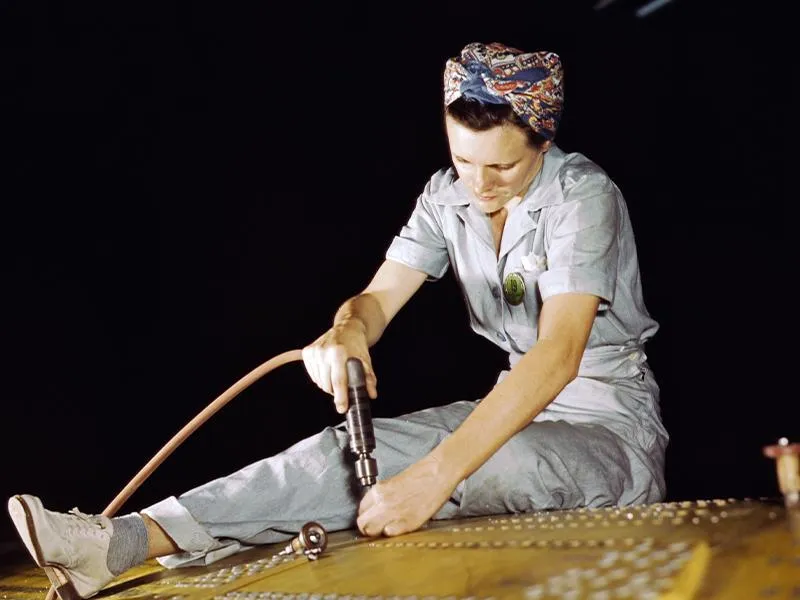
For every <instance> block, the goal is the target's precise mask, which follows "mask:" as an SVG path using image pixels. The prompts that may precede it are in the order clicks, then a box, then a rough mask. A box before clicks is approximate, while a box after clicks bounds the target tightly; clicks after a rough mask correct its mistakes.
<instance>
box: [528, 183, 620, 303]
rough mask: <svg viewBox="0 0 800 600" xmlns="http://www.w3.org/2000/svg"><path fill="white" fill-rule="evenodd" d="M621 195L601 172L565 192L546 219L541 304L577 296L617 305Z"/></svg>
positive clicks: (540, 280) (540, 285)
mask: <svg viewBox="0 0 800 600" xmlns="http://www.w3.org/2000/svg"><path fill="white" fill-rule="evenodd" d="M618 202H619V199H618V197H617V190H616V188H615V186H614V185H613V184H612V183H611V181H610V180H609V179H608V178H607V177H606V176H605V175H604V174H602V173H590V174H588V175H586V176H584V177H582V178H581V179H579V180H578V181H577V182H576V183H575V184H574V185H573V186H572V187H571V188H570V189H568V190H565V198H564V202H563V203H562V204H558V205H555V206H553V207H552V208H551V210H550V212H549V214H548V216H547V224H546V226H547V227H548V230H549V236H548V237H547V239H546V248H547V249H546V252H547V270H546V271H545V272H544V273H542V275H541V276H540V277H539V291H540V293H541V295H542V300H546V299H547V298H548V297H550V296H553V295H555V294H563V293H568V292H578V293H584V294H593V295H595V296H598V297H599V298H600V299H601V304H600V308H601V310H602V309H605V308H608V306H609V305H610V304H611V303H612V302H613V301H614V291H615V288H616V281H617V268H618V264H617V263H618V257H619V230H620V218H621V214H620V207H619V204H618Z"/></svg>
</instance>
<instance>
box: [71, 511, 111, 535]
mask: <svg viewBox="0 0 800 600" xmlns="http://www.w3.org/2000/svg"><path fill="white" fill-rule="evenodd" d="M68 514H69V515H70V517H71V518H70V519H69V521H70V524H69V525H68V526H67V534H68V535H69V534H75V535H81V536H86V535H90V536H92V537H101V536H102V535H103V534H104V533H105V528H106V526H105V524H104V523H103V521H102V519H101V518H100V517H99V516H97V515H87V514H86V513H82V512H81V511H79V510H78V508H77V507H75V508H73V509H72V510H70V511H69V513H68Z"/></svg>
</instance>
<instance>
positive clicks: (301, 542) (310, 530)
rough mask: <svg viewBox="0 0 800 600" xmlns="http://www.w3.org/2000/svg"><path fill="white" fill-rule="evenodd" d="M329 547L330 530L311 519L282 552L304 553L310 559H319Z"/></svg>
mask: <svg viewBox="0 0 800 600" xmlns="http://www.w3.org/2000/svg"><path fill="white" fill-rule="evenodd" d="M327 547H328V532H327V531H325V528H324V527H323V526H322V525H320V524H319V523H317V522H316V521H309V522H308V523H306V524H305V525H303V527H301V528H300V533H298V535H297V537H295V538H294V539H293V540H292V541H291V542H290V543H289V545H288V546H286V548H285V549H284V550H283V552H281V553H280V554H284V555H286V554H304V555H305V556H306V558H308V559H309V560H317V559H318V558H319V555H320V554H322V553H323V552H324V551H325V548H327Z"/></svg>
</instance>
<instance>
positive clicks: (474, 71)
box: [444, 43, 564, 140]
mask: <svg viewBox="0 0 800 600" xmlns="http://www.w3.org/2000/svg"><path fill="white" fill-rule="evenodd" d="M563 81H564V69H563V67H562V66H561V59H560V58H559V56H558V55H557V54H555V53H554V52H532V53H526V52H522V51H521V50H517V49H516V48H511V47H509V46H505V45H503V44H499V43H492V44H481V43H473V44H469V45H467V46H465V47H464V49H463V50H462V51H461V55H460V56H458V57H456V58H451V59H450V60H448V61H447V65H446V66H445V71H444V104H445V106H448V105H449V104H450V103H451V102H453V101H454V100H457V99H458V98H460V97H462V96H463V97H465V98H469V99H473V100H477V101H479V102H485V103H490V104H509V105H510V106H511V108H512V109H513V110H514V112H515V113H516V114H517V115H519V117H520V118H521V119H522V120H523V121H524V122H525V123H527V124H528V125H530V126H531V127H532V128H533V130H534V131H536V132H537V133H538V134H539V135H541V136H542V137H544V138H545V139H548V140H552V139H553V138H554V137H555V134H556V129H558V122H559V120H560V119H561V109H562V107H563V105H564V85H563Z"/></svg>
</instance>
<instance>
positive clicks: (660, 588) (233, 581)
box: [0, 499, 800, 600]
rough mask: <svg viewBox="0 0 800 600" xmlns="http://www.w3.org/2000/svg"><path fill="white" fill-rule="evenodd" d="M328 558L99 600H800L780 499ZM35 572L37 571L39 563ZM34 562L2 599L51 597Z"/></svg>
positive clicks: (263, 557)
mask: <svg viewBox="0 0 800 600" xmlns="http://www.w3.org/2000/svg"><path fill="white" fill-rule="evenodd" d="M327 541H328V547H327V549H326V550H325V552H324V553H323V554H322V555H321V556H320V557H319V560H316V561H308V560H306V559H305V558H304V557H303V555H302V554H292V555H290V556H281V555H278V554H276V553H277V552H279V551H280V550H281V549H282V548H281V546H280V545H275V546H269V547H268V546H264V547H260V548H256V549H252V550H248V551H247V552H243V553H241V554H239V555H237V556H234V557H231V558H228V559H226V560H224V561H220V562H219V563H216V564H215V565H212V566H211V567H195V568H185V569H176V570H164V569H162V568H161V567H159V566H158V565H157V563H155V562H154V561H150V562H148V563H146V564H145V565H143V566H141V567H138V568H137V569H134V570H133V571H130V572H128V573H127V574H126V575H124V576H123V577H121V578H120V579H118V580H115V582H113V583H112V585H110V586H109V587H108V588H107V589H106V590H104V591H103V592H101V594H99V595H98V598H115V599H116V598H118V599H123V598H127V599H140V600H166V599H172V600H178V599H181V600H213V599H225V600H259V599H278V598H280V599H287V600H288V599H292V600H368V599H372V600H376V599H378V598H386V599H389V598H405V599H410V598H415V599H418V600H424V599H425V598H428V599H430V600H433V599H434V598H442V599H444V598H448V599H449V600H453V599H455V598H469V599H471V600H478V599H486V598H495V599H498V600H499V599H501V598H519V599H526V600H527V599H539V598H542V599H546V598H547V599H552V598H567V599H589V600H603V599H609V600H610V599H613V598H661V599H664V600H666V599H670V600H679V599H684V598H698V599H714V600H716V599H726V600H728V599H731V600H738V599H742V600H745V599H746V600H753V599H761V598H769V599H779V598H780V599H792V600H796V599H798V598H800V544H798V543H796V542H795V541H794V539H793V537H792V535H791V532H790V530H789V521H788V518H787V510H786V508H785V507H784V505H783V502H782V499H776V500H760V501H756V500H698V501H693V502H668V503H660V504H652V505H646V506H639V507H632V508H619V507H613V508H602V509H577V510H568V511H539V512H534V513H527V514H519V515H497V516H494V517H484V518H477V519H468V520H460V521H438V522H433V523H431V524H430V525H429V526H428V527H427V528H425V529H423V530H420V531H417V532H415V533H411V534H407V535H404V536H399V537H396V538H377V539H368V538H363V537H361V536H359V535H358V534H357V533H355V532H352V531H348V532H336V533H331V534H329V536H328V540H327ZM27 564H28V565H31V563H27ZM47 586H48V581H47V579H46V578H45V577H44V575H43V574H42V572H41V571H40V570H38V569H36V568H35V567H33V566H27V567H24V568H19V567H17V568H16V569H9V568H5V571H2V570H0V599H2V600H10V599H12V598H13V599H14V600H32V599H34V598H35V599H37V600H41V598H43V596H44V592H45V590H46V588H47Z"/></svg>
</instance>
